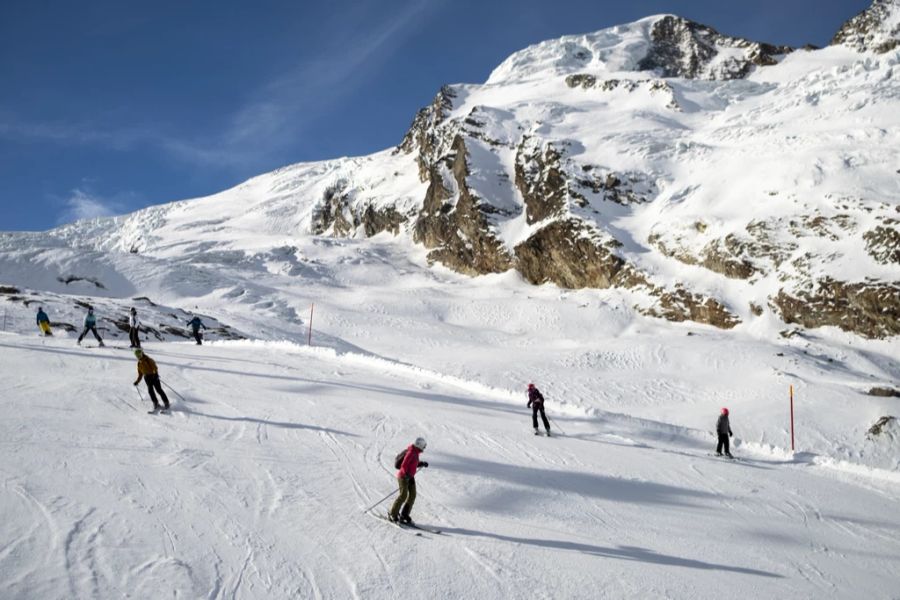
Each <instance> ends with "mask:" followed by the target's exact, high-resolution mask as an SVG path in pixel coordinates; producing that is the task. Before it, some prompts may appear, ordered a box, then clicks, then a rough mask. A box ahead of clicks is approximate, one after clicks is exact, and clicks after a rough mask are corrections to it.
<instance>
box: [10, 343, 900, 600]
mask: <svg viewBox="0 0 900 600" xmlns="http://www.w3.org/2000/svg"><path fill="white" fill-rule="evenodd" d="M147 352H148V353H149V354H150V355H151V356H153V357H155V359H156V360H157V361H158V363H159V366H160V371H161V375H162V378H163V381H165V382H166V383H167V384H168V385H169V386H171V389H175V390H177V391H178V393H179V394H181V397H180V398H179V397H176V396H175V394H173V393H170V394H169V395H170V398H171V399H172V401H173V407H174V408H173V410H172V411H171V414H169V415H157V416H150V415H147V414H146V410H147V409H148V408H149V401H147V400H146V391H145V390H143V384H142V393H143V394H144V401H143V402H142V401H141V399H140V398H139V396H138V394H137V393H136V392H135V391H134V390H132V389H129V388H131V387H132V386H131V381H132V379H133V378H134V376H135V372H134V359H133V357H132V356H131V353H130V352H129V351H128V350H127V349H117V348H107V349H99V348H83V349H79V348H73V347H72V345H71V343H70V342H69V341H68V340H65V341H64V340H62V339H47V340H42V339H36V338H33V337H30V336H28V337H25V336H21V335H2V336H0V364H3V365H4V388H5V389H4V394H3V396H2V410H3V414H4V415H5V417H4V419H3V420H2V422H0V423H2V424H0V427H2V442H0V447H2V454H3V461H2V466H0V469H2V473H3V487H2V494H0V506H2V512H3V515H4V519H3V520H2V524H0V539H2V540H3V545H2V548H0V569H2V573H3V577H2V584H0V586H2V587H0V595H2V597H4V598H113V597H123V598H124V597H133V598H159V597H179V598H287V597H297V598H413V597H421V598H534V597H537V598H600V597H632V598H636V597H641V598H659V597H677V598H689V597H690V598H713V597H720V596H721V594H722V593H723V591H726V593H728V594H730V595H733V596H736V597H754V598H776V597H780V598H785V597H791V598H813V597H822V596H827V597H840V598H854V597H857V598H858V597H873V598H889V597H896V594H897V590H898V589H900V588H898V584H900V579H898V573H897V570H896V564H897V557H898V555H900V538H898V536H897V531H898V528H900V514H898V512H897V511H896V506H897V501H898V499H900V481H898V480H897V477H896V475H895V474H894V476H893V477H892V476H891V474H890V473H886V472H881V473H879V472H876V471H871V470H870V471H867V472H856V471H853V470H847V469H844V468H834V467H829V466H827V465H824V464H818V463H817V461H816V460H814V457H812V456H808V455H804V454H798V455H796V456H794V457H793V458H791V457H790V456H789V455H788V454H785V453H780V454H779V453H774V452H764V451H762V450H761V449H759V448H756V447H754V446H752V445H751V446H750V447H746V444H744V443H743V439H742V440H741V442H742V443H740V444H739V445H738V447H737V449H736V450H735V452H736V453H737V454H738V455H739V456H740V457H741V460H740V461H737V462H728V461H726V460H725V459H720V458H715V457H713V456H710V455H709V453H710V452H711V449H712V446H713V438H712V435H711V434H709V433H708V432H707V431H697V430H692V429H689V428H684V427H678V426H674V425H671V424H667V423H665V422H661V421H651V420H644V419H638V418H635V417H631V416H626V415H620V414H615V413H607V412H602V411H598V412H597V413H596V414H593V415H590V416H585V415H580V416H579V415H578V414H576V413H575V411H560V410H559V408H558V405H557V401H556V392H555V391H554V390H552V389H545V390H544V391H545V392H546V393H547V394H546V395H547V397H548V408H549V413H550V415H551V416H552V418H553V420H554V424H555V425H557V426H558V427H561V428H562V430H564V431H565V432H566V434H565V435H561V436H558V437H551V438H546V437H543V436H542V437H535V436H533V435H532V434H531V431H530V423H529V420H530V419H529V417H530V415H529V414H528V411H527V410H526V409H525V407H524V395H523V394H521V393H520V390H513V389H506V390H504V389H500V388H494V389H490V388H487V387H486V386H484V385H482V384H479V383H477V382H467V381H465V380H463V379H457V378H442V377H440V376H439V374H437V373H426V372H424V371H423V372H416V371H413V370H411V369H410V367H409V366H406V365H397V364H392V363H391V362H390V361H385V360H383V359H373V358H372V357H369V356H365V355H358V354H353V353H341V352H335V351H334V350H331V349H322V348H307V347H303V346H299V345H296V344H291V343H285V342H280V343H261V342H215V343H212V344H207V345H204V346H202V347H198V346H195V345H193V344H186V343H168V344H159V343H158V344H147ZM694 410H697V409H694ZM698 412H704V413H706V415H707V416H708V417H709V418H708V419H707V420H708V421H710V422H711V421H712V420H713V419H714V417H715V412H716V410H715V408H714V407H705V408H704V409H703V410H702V411H698ZM744 418H745V417H744V416H743V415H742V414H741V413H740V412H739V411H735V413H734V420H733V424H734V425H733V426H734V429H735V430H736V434H737V437H738V438H741V432H742V430H743V426H742V421H743V419H744ZM557 431H559V430H557ZM418 435H423V436H425V437H426V439H427V440H429V446H428V449H427V450H426V453H425V454H424V458H425V459H427V460H428V461H429V462H430V467H429V468H428V469H424V470H423V472H422V473H420V474H419V475H418V477H417V480H418V483H419V499H418V501H417V502H416V507H415V509H414V511H413V516H414V517H415V518H416V519H417V520H418V522H420V523H422V524H424V525H428V526H434V527H439V528H440V529H442V530H443V533H442V534H440V535H433V534H430V533H425V534H424V535H422V536H420V537H416V536H414V535H412V534H411V533H410V532H409V531H408V530H407V531H401V530H398V529H397V528H396V527H395V526H393V525H390V524H388V523H386V522H385V521H381V520H378V519H376V518H374V517H373V516H370V515H369V514H365V513H364V512H363V509H364V508H366V507H367V506H369V505H371V504H373V503H375V502H376V501H377V500H378V499H379V498H381V497H383V496H384V495H386V494H387V493H389V492H390V491H392V489H393V487H394V485H395V484H394V479H393V468H392V464H391V463H392V462H393V457H394V454H395V453H396V452H398V451H399V450H401V449H402V448H403V447H405V445H406V444H408V443H409V442H410V441H411V440H412V439H414V438H415V437H416V436H418ZM385 510H386V505H385V504H382V505H380V506H379V507H378V508H377V509H376V510H375V511H374V512H376V513H378V514H383V513H384V512H385Z"/></svg>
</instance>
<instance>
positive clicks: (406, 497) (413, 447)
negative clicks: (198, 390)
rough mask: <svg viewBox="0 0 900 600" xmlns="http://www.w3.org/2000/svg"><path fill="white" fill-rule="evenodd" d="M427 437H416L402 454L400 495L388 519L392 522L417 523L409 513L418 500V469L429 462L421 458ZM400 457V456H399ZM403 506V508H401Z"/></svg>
mask: <svg viewBox="0 0 900 600" xmlns="http://www.w3.org/2000/svg"><path fill="white" fill-rule="evenodd" d="M426 445H427V444H426V442H425V438H421V437H419V438H416V441H415V442H413V443H412V444H410V445H409V447H408V448H407V449H406V450H404V451H403V452H402V453H401V454H402V457H403V458H402V460H401V462H400V470H399V471H397V485H399V486H400V495H399V496H397V499H396V500H394V504H393V506H391V510H390V512H389V513H388V520H389V521H390V522H392V523H401V524H406V525H415V523H413V520H412V518H410V516H409V513H410V512H411V511H412V507H413V504H414V503H415V501H416V469H418V468H419V467H421V468H423V469H424V468H426V467H427V466H428V463H427V462H424V461H420V460H419V454H421V453H422V452H425V446H426ZM397 458H398V459H400V456H398V457H397ZM401 507H403V510H400V508H401Z"/></svg>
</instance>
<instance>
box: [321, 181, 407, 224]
mask: <svg viewBox="0 0 900 600" xmlns="http://www.w3.org/2000/svg"><path fill="white" fill-rule="evenodd" d="M352 199H353V192H352V190H351V189H350V186H349V183H348V182H347V181H346V180H344V179H341V180H339V181H337V182H336V183H334V184H333V185H331V186H329V187H328V188H326V189H325V192H324V193H323V195H322V202H321V203H320V204H319V206H318V209H317V210H316V211H315V212H314V213H313V216H312V219H311V223H312V225H311V226H312V232H313V233H314V234H316V235H322V234H323V233H326V232H327V231H328V230H329V229H331V231H332V233H333V234H334V235H335V236H338V237H344V236H348V235H351V234H352V233H353V232H355V231H356V230H357V229H359V228H362V229H363V232H364V233H365V235H366V236H367V237H371V236H373V235H376V234H379V233H381V232H382V231H389V232H391V233H393V234H394V235H397V234H398V233H400V227H401V226H402V225H403V224H404V223H406V222H407V221H408V220H409V219H408V217H407V216H405V215H403V214H401V213H400V212H398V211H397V209H396V208H394V207H393V206H384V207H380V208H376V207H375V206H373V205H372V204H366V203H363V204H362V205H357V206H354V205H353V204H352Z"/></svg>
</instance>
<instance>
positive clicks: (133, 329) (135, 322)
mask: <svg viewBox="0 0 900 600" xmlns="http://www.w3.org/2000/svg"><path fill="white" fill-rule="evenodd" d="M140 328H141V320H140V319H138V316H137V309H136V308H135V307H133V306H132V307H131V314H130V315H129V317H128V339H129V340H130V341H131V347H132V348H140V347H141V336H140V335H139V334H140Z"/></svg>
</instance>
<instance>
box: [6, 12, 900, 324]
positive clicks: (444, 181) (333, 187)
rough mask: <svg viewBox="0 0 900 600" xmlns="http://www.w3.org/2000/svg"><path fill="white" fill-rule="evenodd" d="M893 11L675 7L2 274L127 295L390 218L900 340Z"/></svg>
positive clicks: (420, 237)
mask: <svg viewBox="0 0 900 600" xmlns="http://www.w3.org/2000/svg"><path fill="white" fill-rule="evenodd" d="M898 14H900V10H898V8H897V4H896V2H881V1H879V2H875V3H874V4H873V6H872V8H870V9H869V10H868V11H866V12H865V13H863V14H862V15H860V16H858V17H856V18H854V19H852V20H851V21H849V22H848V23H847V24H846V25H845V26H844V27H843V28H842V29H841V30H840V32H839V33H838V34H837V36H836V37H835V44H834V45H832V46H830V47H828V48H826V49H822V50H797V51H793V50H792V49H791V48H787V47H776V46H772V45H769V44H763V43H757V42H751V41H748V40H742V39H738V38H733V37H728V36H724V35H722V34H719V33H718V32H716V31H715V30H713V29H711V28H709V27H706V26H703V25H699V24H697V23H693V22H691V21H687V20H685V19H681V18H679V17H675V16H672V15H662V16H655V17H648V18H646V19H642V20H640V21H637V22H635V23H632V24H628V25H622V26H618V27H613V28H610V29H605V30H602V31H599V32H596V33H593V34H587V35H581V36H568V37H564V38H560V39H558V40H551V41H548V42H543V43H540V44H537V45H535V46H532V47H529V48H526V49H525V50H522V51H520V52H517V53H515V54H513V55H512V56H510V57H509V58H508V59H507V60H506V61H504V62H503V63H502V64H501V65H500V66H498V67H497V68H496V69H495V70H494V72H493V73H492V74H491V76H490V77H489V79H488V81H487V82H486V83H484V84H481V85H474V84H459V85H451V86H446V87H444V88H443V89H442V90H440V92H439V93H438V94H437V96H436V97H435V99H434V101H433V102H432V103H431V104H430V105H429V106H427V107H425V108H423V109H422V110H421V111H420V112H419V114H418V115H416V117H415V119H414V121H413V124H412V126H411V127H410V129H409V131H408V132H407V133H406V135H405V136H404V138H403V140H402V142H401V143H400V145H399V146H398V147H397V148H395V149H393V150H386V151H384V152H381V153H377V154H374V155H371V156H366V157H359V158H352V159H338V160H331V161H324V162H320V163H308V164H300V165H294V166H291V167H286V168H283V169H280V170H278V171H275V172H273V173H270V174H267V175H263V176H260V177H257V178H255V179H253V180H250V181H248V182H247V183H245V184H242V185H240V186H238V187H237V188H235V189H233V190H228V191H226V192H223V193H221V194H217V195H215V196H211V197H209V198H205V199H199V200H193V201H183V202H176V203H173V204H169V205H163V206H159V207H154V208H150V209H147V210H144V211H139V212H138V213H135V214H134V215H131V216H128V217H122V218H113V219H105V220H96V221H91V222H82V223H76V224H73V225H69V226H65V227H63V228H60V229H58V230H54V231H50V232H46V233H43V234H26V235H21V234H5V235H4V236H3V238H2V240H0V249H2V254H0V265H4V269H3V272H4V273H9V272H10V271H13V272H15V270H16V269H18V268H19V267H18V266H16V265H20V264H21V261H22V260H28V261H32V262H34V261H35V259H36V262H37V263H38V264H39V265H45V266H46V269H45V270H44V272H43V273H31V274H30V275H29V277H30V278H29V279H28V280H26V281H22V280H18V279H16V278H15V277H10V276H9V275H7V276H6V279H7V280H8V281H7V282H8V283H11V284H16V283H21V284H23V285H28V286H31V287H37V288H41V289H54V290H56V291H62V289H63V288H60V286H58V285H57V284H56V283H54V281H55V280H56V279H57V278H59V277H69V276H77V277H86V278H97V277H99V276H100V272H99V271H98V269H99V268H100V267H99V265H104V264H105V265H110V262H111V261H112V262H115V263H116V266H114V267H113V266H109V268H107V269H106V270H105V271H104V272H103V276H104V277H107V278H111V280H114V281H119V282H120V283H121V286H119V287H117V289H120V290H125V289H128V290H132V289H134V290H137V288H141V289H145V288H146V286H148V285H149V286H151V287H156V286H157V285H158V283H159V282H161V281H162V280H165V279H166V275H165V274H163V273H161V272H157V271H156V269H157V268H158V267H159V266H161V265H163V264H165V263H166V261H172V260H174V261H176V262H181V263H187V264H188V265H190V268H194V269H199V268H201V267H200V265H221V266H225V267H228V266H229V265H230V264H232V262H237V263H247V262H248V261H250V262H252V261H261V262H269V261H275V262H282V263H284V264H288V263H290V264H291V265H293V266H287V267H286V268H287V276H288V281H290V280H292V278H293V277H295V276H296V271H291V269H298V268H300V265H299V263H297V262H296V261H297V260H301V259H298V258H297V257H296V256H293V254H292V252H293V251H292V250H291V248H292V247H294V246H296V244H295V243H294V241H293V240H292V238H295V237H297V236H301V237H302V236H310V235H315V236H322V237H323V239H324V238H325V237H333V238H339V237H350V238H359V237H363V236H365V237H371V236H374V235H377V234H379V233H381V232H385V231H386V232H390V233H391V234H393V235H395V236H399V237H400V238H402V239H408V240H410V241H411V242H413V243H414V244H417V245H421V246H422V247H424V248H426V249H427V250H428V251H429V252H428V258H429V261H431V262H437V263H441V264H443V265H444V266H446V267H449V268H451V269H453V270H455V271H458V272H461V273H465V274H469V275H481V274H486V273H502V272H505V271H507V270H510V269H512V270H515V271H517V272H518V273H520V274H521V276H522V277H523V278H524V279H525V280H527V281H529V282H531V283H534V284H541V283H546V282H552V283H555V284H557V285H559V286H562V287H566V288H582V287H589V288H610V287H613V288H617V289H619V290H622V291H623V293H624V295H625V296H626V297H628V298H629V299H630V300H629V302H630V303H631V305H632V306H633V308H634V309H635V310H636V311H637V312H638V313H642V314H646V315H651V316H656V317H662V318H666V319H669V320H673V321H686V320H687V321H695V322H698V323H706V324H711V325H714V326H716V327H721V328H733V327H743V328H748V327H749V328H754V327H756V326H757V324H758V323H760V322H761V321H765V322H767V323H771V322H773V321H775V320H779V321H781V322H783V323H786V324H794V325H799V326H801V327H806V328H815V327H821V326H835V327H838V328H841V329H843V330H845V331H850V332H853V333H856V334H858V335H860V336H863V337H867V338H883V337H886V336H892V335H896V334H898V333H900V314H898V307H900V286H898V281H900V277H898V268H897V267H898V265H900V234H898V228H897V210H898V204H897V198H898V192H900V181H898V177H897V170H898V169H897V167H898V165H897V164H896V160H895V156H896V154H897V150H898V144H900V142H898V131H900V127H898V125H900V117H898V115H900V110H898V102H900V100H898V98H900V84H898V83H897V78H896V77H894V76H893V74H894V70H895V69H896V65H897V61H898V54H897V52H896V51H891V50H889V49H888V46H889V45H890V44H889V43H888V41H889V40H893V39H896V36H897V33H896V32H897V29H896V20H897V19H898V17H897V15H898ZM865 40H868V41H865ZM872 44H874V45H875V46H877V51H871V52H870V51H869V50H868V49H869V46H871V45H872ZM259 236H267V237H268V238H269V239H271V238H272V237H275V238H278V239H277V240H275V241H272V242H271V245H270V244H269V243H268V242H266V243H261V245H259V244H258V242H259ZM123 252H130V253H132V254H133V256H130V257H123V256H121V254H122V253H123ZM415 252H416V251H415V250H413V251H412V253H413V254H414V253H415ZM51 256H52V257H53V258H50V257H51ZM160 261H162V262H160ZM285 261H286V263H285ZM292 261H293V262H292ZM82 264H84V265H91V266H90V267H82V266H80V265H82ZM151 264H155V265H156V266H155V267H150V265H151ZM126 265H127V266H126ZM185 266H186V267H187V265H185ZM148 268H150V269H151V270H153V271H154V273H155V274H154V275H152V276H150V277H149V279H148V277H147V275H148V274H147V273H146V272H145V270H146V269H148ZM32 269H33V267H32ZM132 269H137V270H139V271H140V272H141V273H140V275H139V276H138V275H137V274H136V273H134V272H132ZM163 270H164V269H163ZM291 273H293V274H291ZM137 277H139V278H140V281H141V283H140V285H135V284H134V281H135V279H136V278H137ZM101 279H103V277H101ZM236 285H238V286H239V284H236ZM47 286H49V288H48V287H47ZM168 286H169V284H168V283H166V284H164V285H163V287H166V288H168ZM176 287H177V284H176ZM124 293H132V291H127V292H124ZM134 293H139V292H134ZM245 300H246V299H245ZM781 328H782V329H784V328H785V326H782V327H781Z"/></svg>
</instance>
